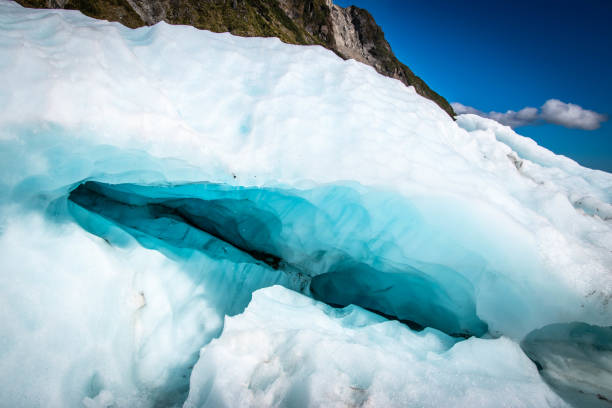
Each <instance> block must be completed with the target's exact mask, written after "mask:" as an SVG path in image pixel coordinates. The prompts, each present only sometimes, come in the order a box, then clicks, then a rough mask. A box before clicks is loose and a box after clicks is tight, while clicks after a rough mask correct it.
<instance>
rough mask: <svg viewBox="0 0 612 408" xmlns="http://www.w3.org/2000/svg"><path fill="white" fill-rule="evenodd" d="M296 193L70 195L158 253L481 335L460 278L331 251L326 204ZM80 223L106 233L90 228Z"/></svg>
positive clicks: (198, 187) (224, 189)
mask: <svg viewBox="0 0 612 408" xmlns="http://www.w3.org/2000/svg"><path fill="white" fill-rule="evenodd" d="M299 194H300V192H299V191H293V190H278V189H266V188H251V189H248V188H239V187H230V186H225V185H215V184H211V183H201V184H191V185H170V186H159V185H157V186H144V185H137V184H119V185H111V184H105V183H100V182H94V181H87V182H85V183H82V184H80V185H79V186H77V187H76V188H75V189H74V190H73V191H71V192H70V194H69V197H68V199H69V202H71V203H73V204H76V205H78V206H79V207H80V208H83V209H85V210H87V211H89V212H91V213H94V214H96V215H98V216H102V217H103V218H104V219H106V220H109V221H110V222H111V223H113V224H114V225H115V226H118V227H119V228H121V229H123V230H124V231H126V232H128V233H129V234H131V235H132V236H134V237H135V238H136V239H137V240H138V241H139V242H140V243H141V244H142V245H143V246H145V247H148V248H151V249H158V250H159V248H160V242H163V244H164V245H163V247H164V248H165V249H164V250H165V251H166V252H168V251H170V252H171V253H172V254H174V255H175V256H178V257H180V256H181V255H180V253H181V250H188V251H200V252H203V253H205V254H206V255H207V256H209V257H211V258H214V259H223V260H230V261H233V262H237V263H245V262H246V263H257V264H259V265H261V266H264V267H266V268H271V269H273V270H278V271H279V272H282V273H284V274H287V275H291V276H292V277H296V276H297V279H298V280H300V281H302V282H303V284H300V285H299V286H298V287H299V290H302V292H303V293H305V294H307V295H310V296H312V297H314V298H315V299H317V300H319V301H322V302H325V303H327V304H329V305H332V306H336V307H337V306H342V307H343V306H347V305H349V304H355V305H358V306H361V307H364V308H366V309H369V310H371V311H374V312H376V313H378V314H380V315H382V316H385V317H387V318H392V319H397V320H400V321H402V322H405V323H407V324H408V325H409V326H411V327H413V328H423V327H434V328H437V329H439V330H442V331H444V332H446V333H447V334H450V335H452V336H458V337H469V336H471V335H477V336H480V335H483V334H484V333H486V332H487V325H486V323H484V322H483V321H481V320H480V319H479V318H478V316H477V315H476V309H475V304H474V295H473V288H472V286H471V284H470V283H469V282H468V281H467V280H466V279H465V278H464V277H462V276H461V275H460V274H458V273H457V272H455V271H453V270H452V269H450V268H448V267H444V266H442V265H432V264H424V263H419V262H416V261H414V260H413V261H410V263H409V260H407V261H406V262H405V263H402V264H397V263H391V262H389V261H387V260H385V259H384V257H380V256H377V254H376V253H375V252H373V250H368V251H365V252H363V251H362V250H360V252H359V253H356V254H352V253H351V252H350V250H348V249H346V248H342V247H337V246H336V245H337V244H336V242H335V241H334V234H330V233H329V228H330V226H329V225H328V224H326V223H325V222H323V221H321V220H325V219H329V218H330V217H327V216H326V213H325V211H326V208H325V206H324V205H320V206H318V207H317V206H316V205H314V204H313V203H311V202H309V201H307V200H305V199H304V198H303V197H300V195H299ZM338 204H339V203H338V202H333V201H326V203H325V205H334V206H337V205H338ZM340 204H341V203H340ZM351 205H353V206H354V203H352V204H351ZM364 211H365V210H364ZM77 222H79V219H77ZM81 225H83V227H84V228H86V229H88V230H89V231H90V232H92V233H94V234H96V235H99V236H102V237H104V231H102V230H99V229H96V228H97V227H92V226H91V225H89V226H86V225H84V223H83V222H81ZM305 225H306V226H309V227H308V228H304V226H305ZM341 227H342V226H341ZM326 228H327V231H326V230H325V229H326ZM313 235H314V236H313ZM104 238H105V237H104ZM105 239H106V238H105ZM305 243H306V244H305ZM363 247H365V245H363V246H360V248H363ZM168 248H169V249H168ZM373 260H374V261H373Z"/></svg>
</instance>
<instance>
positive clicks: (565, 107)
mask: <svg viewBox="0 0 612 408" xmlns="http://www.w3.org/2000/svg"><path fill="white" fill-rule="evenodd" d="M451 105H452V106H453V109H454V110H455V112H456V113H457V114H463V113H473V114H475V115H479V116H483V117H485V118H490V119H494V120H496V121H498V122H499V123H502V124H504V125H507V126H510V127H513V128H516V127H519V126H526V125H536V124H539V123H552V124H555V125H560V126H565V127H568V128H573V129H583V130H594V129H598V128H599V127H600V126H601V124H602V123H603V122H605V121H606V120H608V117H607V116H606V115H603V114H601V113H597V112H595V111H592V110H588V109H584V108H582V107H580V106H578V105H576V104H573V103H565V102H561V101H560V100H558V99H549V100H547V101H546V102H545V103H544V105H542V107H541V108H540V109H538V108H532V107H529V106H528V107H526V108H523V109H521V110H519V111H513V110H509V111H506V112H505V113H504V112H495V111H491V112H488V113H487V112H483V111H481V110H478V109H476V108H473V107H471V106H466V105H463V104H461V103H459V102H453V103H452V104H451Z"/></svg>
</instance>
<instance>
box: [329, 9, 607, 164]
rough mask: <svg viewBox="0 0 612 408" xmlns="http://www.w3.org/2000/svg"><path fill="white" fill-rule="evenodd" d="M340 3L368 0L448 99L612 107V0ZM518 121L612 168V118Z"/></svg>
mask: <svg viewBox="0 0 612 408" xmlns="http://www.w3.org/2000/svg"><path fill="white" fill-rule="evenodd" d="M335 3H336V4H338V5H340V6H343V7H346V6H348V5H356V6H358V7H362V8H365V9H367V10H368V11H369V12H370V13H371V14H372V15H373V16H374V18H375V19H376V21H377V23H378V24H379V25H380V26H381V27H382V29H383V31H384V32H385V36H386V38H387V41H389V43H390V44H391V47H392V48H393V51H394V52H395V54H396V55H397V57H398V58H399V59H400V61H402V62H404V63H405V64H406V65H408V66H409V67H410V68H411V69H412V70H413V71H414V72H415V74H417V75H419V76H420V77H421V78H423V79H424V80H425V81H426V82H427V83H428V84H429V85H430V86H431V87H432V88H433V89H434V90H435V91H436V92H438V93H440V94H441V95H442V96H444V97H445V98H446V99H448V101H449V102H460V103H462V104H464V105H467V106H470V107H473V108H475V109H478V110H480V111H484V112H489V111H497V112H506V111H507V110H513V111H519V110H521V109H522V108H524V107H534V108H540V107H541V106H542V105H543V104H544V103H545V102H546V101H547V100H549V99H557V100H560V101H562V102H565V103H572V104H576V105H579V106H580V107H582V108H583V109H587V110H592V111H595V112H598V113H603V114H607V115H611V114H612V1H607V0H606V1H595V0H584V1H579V0H576V1H568V0H558V1H552V0H531V1H513V2H504V1H491V0H488V1H481V0H471V1H468V2H459V1H456V0H455V1H448V0H410V1H393V0H352V1H346V0H336V1H335ZM539 112H542V111H541V110H540V111H539ZM538 117H540V116H538ZM544 122H545V121H544V120H540V121H538V122H537V123H544ZM516 130H517V132H518V133H520V134H523V135H525V136H529V137H531V138H533V139H535V140H536V141H537V142H538V143H539V144H540V145H542V146H545V147H547V148H549V149H551V150H552V151H554V152H555V153H559V154H563V155H566V156H568V157H571V158H573V159H574V160H576V161H578V162H579V163H581V164H583V165H585V166H587V167H591V168H597V169H601V170H606V171H609V172H612V123H611V121H610V120H608V121H605V122H603V123H601V127H600V128H599V129H596V130H582V129H570V128H567V127H564V126H560V125H555V124H538V125H527V126H519V127H516Z"/></svg>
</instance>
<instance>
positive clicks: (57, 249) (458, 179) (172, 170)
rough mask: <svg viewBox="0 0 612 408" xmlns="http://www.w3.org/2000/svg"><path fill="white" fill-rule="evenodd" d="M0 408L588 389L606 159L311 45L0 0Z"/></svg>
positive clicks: (583, 396)
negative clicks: (577, 157) (459, 110)
mask: <svg viewBox="0 0 612 408" xmlns="http://www.w3.org/2000/svg"><path fill="white" fill-rule="evenodd" d="M0 103H1V106H2V109H0V192H1V194H0V260H1V261H0V262H1V264H0V265H1V273H0V292H1V294H2V295H1V296H0V302H1V304H0V346H1V347H0V373H1V374H2V381H0V395H2V398H3V401H2V405H6V406H13V407H22V406H23V407H31V406H32V407H33V406H48V407H66V406H70V407H71V406H75V407H77V406H80V407H88V408H89V407H154V406H185V407H203V406H211V407H218V406H291V407H294V406H389V407H391V406H432V407H433V406H441V405H449V404H454V405H459V406H495V407H498V406H508V407H518V406H525V407H528V406H533V407H542V406H551V407H562V406H604V407H605V406H607V405H609V401H610V400H612V327H611V326H612V309H611V306H610V299H611V298H612V224H611V222H612V205H611V203H612V175H611V174H609V173H605V172H601V171H596V170H590V169H586V168H583V167H581V166H580V165H578V164H577V163H576V162H574V161H572V160H570V159H568V158H566V157H562V156H558V155H555V154H554V153H552V152H550V151H548V150H546V149H544V148H542V147H540V146H538V145H537V144H536V143H535V142H534V141H533V140H531V139H528V138H525V137H522V136H520V135H518V134H517V133H515V132H514V131H513V130H512V129H510V128H508V127H505V126H502V125H500V124H499V123H497V122H495V121H493V120H490V119H484V118H481V117H478V116H475V115H461V116H459V117H458V118H457V120H456V121H453V120H452V119H451V118H449V117H448V115H446V113H444V112H443V111H442V110H440V109H439V108H438V107H437V106H436V105H435V104H434V103H433V102H431V101H429V100H427V99H424V98H422V97H420V96H419V95H417V94H416V92H414V90H413V89H412V88H407V87H405V86H404V85H403V84H401V83H400V82H399V81H397V80H393V79H389V78H386V77H383V76H380V75H378V74H377V73H376V72H375V71H374V70H373V69H372V68H370V67H368V66H365V65H363V64H360V63H357V62H355V61H352V60H349V61H343V60H341V59H340V58H339V57H337V56H336V55H334V54H333V53H331V52H329V51H327V50H325V49H323V48H322V47H318V46H307V47H306V46H293V45H287V44H283V43H281V42H280V41H279V40H277V39H273V38H267V39H264V38H241V37H235V36H232V35H230V34H215V33H211V32H207V31H199V30H196V29H194V28H192V27H187V26H170V25H168V24H165V23H163V22H162V23H159V24H156V25H154V26H151V27H142V28H138V29H128V28H126V27H124V26H122V25H120V24H117V23H109V22H106V21H99V20H94V19H91V18H88V17H85V16H83V15H82V14H80V13H79V12H76V11H64V10H32V9H24V8H22V7H21V6H19V5H17V4H16V3H14V2H11V1H7V0H0Z"/></svg>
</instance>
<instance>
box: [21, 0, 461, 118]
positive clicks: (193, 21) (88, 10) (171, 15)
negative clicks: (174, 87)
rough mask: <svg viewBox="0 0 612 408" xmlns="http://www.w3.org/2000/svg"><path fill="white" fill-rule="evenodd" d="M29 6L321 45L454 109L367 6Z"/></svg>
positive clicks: (247, 0)
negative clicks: (399, 53)
mask: <svg viewBox="0 0 612 408" xmlns="http://www.w3.org/2000/svg"><path fill="white" fill-rule="evenodd" d="M17 2H18V3H20V4H21V5H23V6H26V7H38V8H66V9H77V10H80V11H81V12H83V13H84V14H86V15H88V16H91V17H95V18H100V19H105V20H109V21H118V22H120V23H122V24H124V25H126V26H128V27H132V28H135V27H140V26H143V25H152V24H155V23H157V22H159V21H162V20H163V21H166V22H167V23H170V24H186V25H191V26H194V27H196V28H200V29H205V30H211V31H215V32H226V31H229V32H230V33H232V34H235V35H240V36H247V37H253V36H259V37H278V38H280V39H281V40H282V41H284V42H286V43H289V44H304V45H312V44H319V45H322V46H324V47H326V48H328V49H330V50H332V51H334V52H335V53H336V54H338V55H339V56H340V57H342V58H344V59H349V58H352V59H355V60H357V61H360V62H363V63H364V64H367V65H370V66H372V67H374V68H375V69H376V71H378V72H379V73H380V74H382V75H386V76H388V77H391V78H396V79H399V80H400V81H402V82H403V83H404V84H406V85H408V86H414V88H415V90H416V91H417V92H418V93H419V94H420V95H422V96H424V97H426V98H428V99H431V100H432V101H434V102H435V103H437V104H438V105H439V106H440V107H441V108H442V109H444V111H446V112H447V113H448V114H449V115H450V116H451V117H453V116H454V114H455V113H454V111H453V108H452V107H451V106H450V104H449V103H448V101H446V99H444V98H443V97H442V96H440V95H439V94H437V93H436V92H435V91H433V90H432V89H431V88H429V86H427V84H426V83H425V82H424V81H423V80H422V79H421V78H419V77H418V76H416V75H415V74H414V73H413V72H412V71H411V70H410V68H408V67H407V66H406V65H404V64H402V63H401V62H400V61H399V60H398V59H397V58H396V57H395V55H394V54H393V51H392V50H391V46H390V45H389V43H388V42H387V41H386V40H385V36H384V33H383V31H382V29H381V28H380V27H379V26H378V25H377V24H376V21H374V18H373V17H372V15H370V13H368V12H367V11H366V10H364V9H361V8H359V7H355V6H350V7H346V8H342V7H340V6H338V5H335V4H333V2H332V0H95V1H94V0H17Z"/></svg>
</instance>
